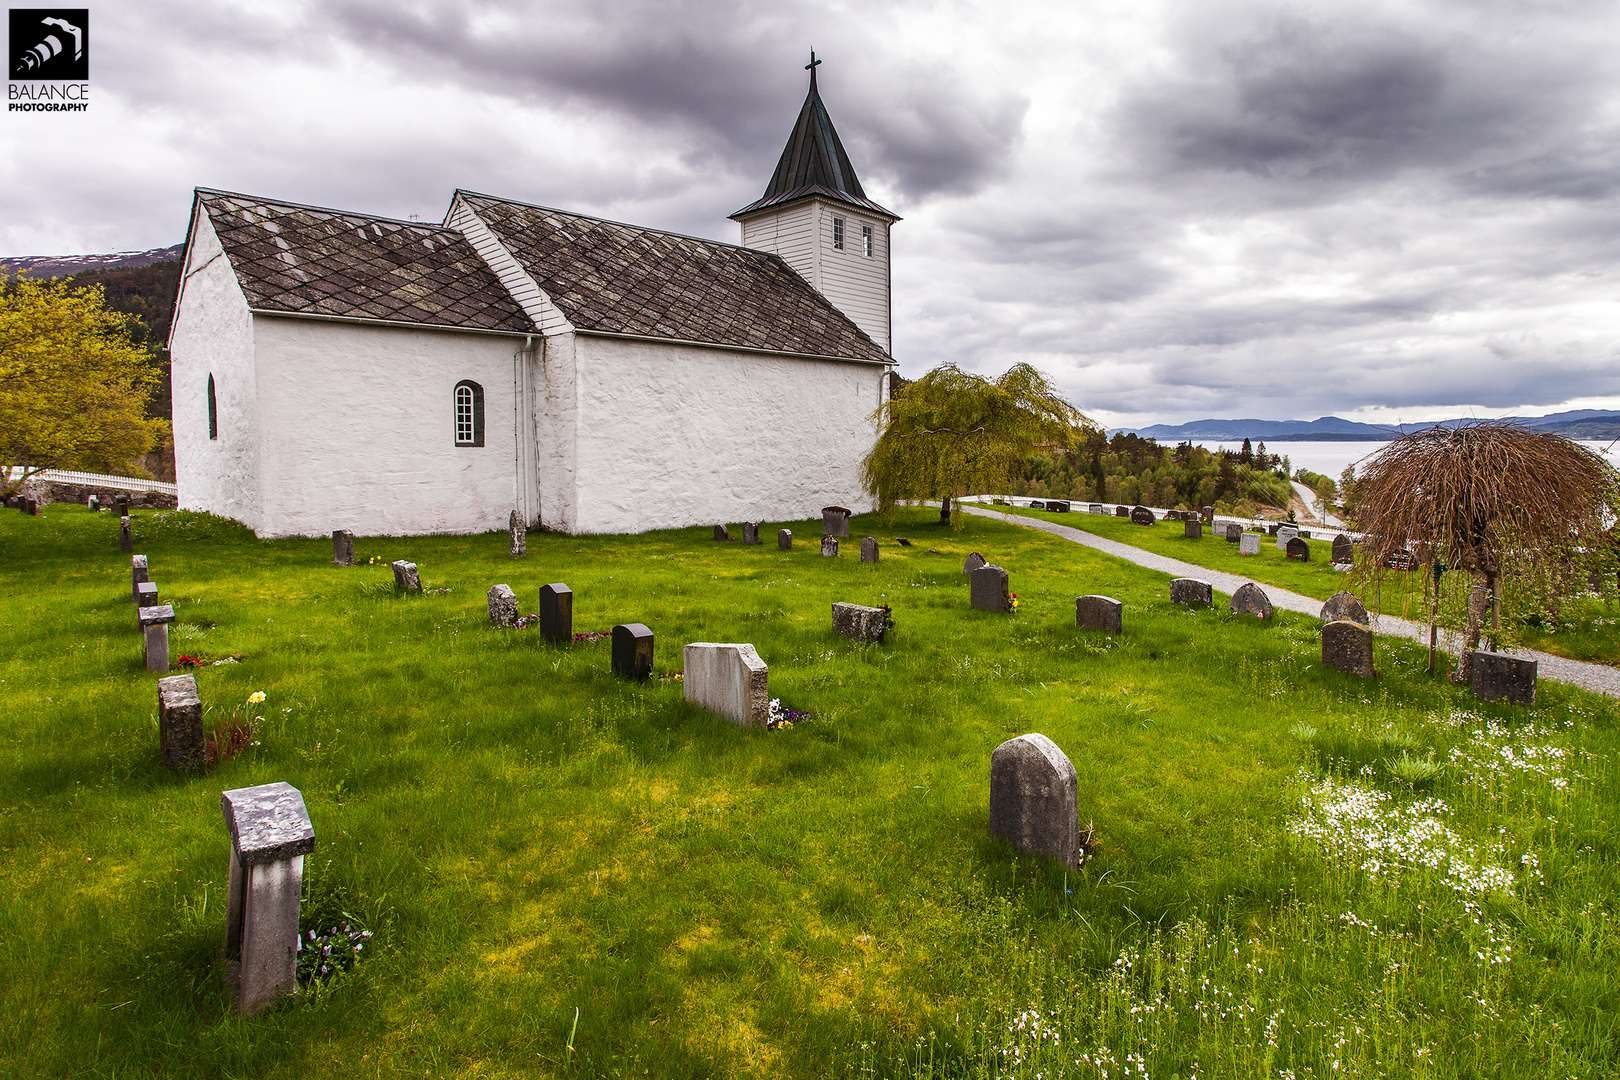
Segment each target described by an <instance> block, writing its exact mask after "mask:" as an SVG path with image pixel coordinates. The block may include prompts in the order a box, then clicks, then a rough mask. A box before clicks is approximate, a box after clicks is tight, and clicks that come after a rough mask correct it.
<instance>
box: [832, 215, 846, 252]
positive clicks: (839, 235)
mask: <svg viewBox="0 0 1620 1080" xmlns="http://www.w3.org/2000/svg"><path fill="white" fill-rule="evenodd" d="M833 249H834V250H836V251H843V250H844V219H843V218H841V217H835V218H833Z"/></svg>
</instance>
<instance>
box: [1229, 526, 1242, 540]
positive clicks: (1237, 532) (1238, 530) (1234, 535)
mask: <svg viewBox="0 0 1620 1080" xmlns="http://www.w3.org/2000/svg"><path fill="white" fill-rule="evenodd" d="M1242 539H1243V526H1241V525H1228V526H1227V527H1226V542H1227V543H1228V544H1236V543H1238V542H1239V541H1241V540H1242Z"/></svg>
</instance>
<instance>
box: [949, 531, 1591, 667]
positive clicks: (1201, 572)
mask: <svg viewBox="0 0 1620 1080" xmlns="http://www.w3.org/2000/svg"><path fill="white" fill-rule="evenodd" d="M962 511H963V512H964V513H968V514H977V515H978V516H980V517H987V518H997V519H1000V520H1002V521H1010V522H1012V523H1013V524H1015V525H1023V526H1026V527H1028V528H1031V529H1039V530H1040V531H1041V532H1045V533H1051V534H1052V535H1053V536H1058V537H1062V538H1063V539H1065V540H1072V541H1074V542H1075V543H1076V544H1084V545H1085V546H1086V547H1088V548H1092V549H1094V550H1096V551H1100V552H1102V553H1103V554H1104V555H1112V556H1114V557H1115V558H1118V559H1124V560H1125V561H1127V562H1133V563H1135V564H1136V565H1137V566H1145V567H1147V568H1148V569H1149V570H1158V571H1159V572H1161V573H1165V574H1170V575H1172V576H1174V577H1190V578H1197V579H1198V580H1200V581H1207V582H1209V583H1210V585H1211V586H1212V587H1213V588H1214V590H1215V591H1216V592H1218V593H1222V594H1224V595H1226V596H1231V595H1232V594H1233V593H1234V592H1236V591H1237V589H1238V587H1239V586H1242V585H1245V584H1248V581H1249V579H1248V578H1243V577H1238V576H1237V575H1236V574H1223V573H1221V572H1220V571H1219V570H1210V569H1207V568H1205V567H1202V566H1194V565H1193V564H1192V563H1187V562H1182V561H1181V560H1180V559H1172V558H1169V557H1168V556H1165V555H1155V554H1154V553H1153V552H1151V551H1143V550H1142V549H1141V548H1138V547H1132V546H1131V545H1129V544H1121V543H1120V542H1119V541H1117V540H1107V539H1104V538H1103V537H1101V536H1094V535H1092V534H1091V533H1088V532H1085V531H1084V530H1082V529H1074V528H1070V527H1069V526H1067V525H1059V524H1058V523H1057V522H1055V521H1045V520H1042V519H1041V518H1028V517H1019V516H1017V515H1012V514H999V513H997V512H996V511H994V510H985V509H983V508H981V507H977V506H968V505H966V504H963V506H962ZM1255 584H1256V585H1259V586H1260V588H1262V589H1264V590H1265V593H1266V595H1267V596H1268V597H1270V598H1271V604H1272V606H1273V607H1278V608H1283V609H1285V610H1288V611H1296V612H1298V613H1299V614H1301V615H1310V616H1312V617H1313V618H1315V617H1319V616H1320V615H1321V613H1322V601H1320V600H1317V599H1314V598H1312V597H1309V596H1301V595H1300V594H1299V593H1296V592H1289V591H1288V590H1287V589H1281V588H1278V587H1277V586H1275V585H1263V584H1260V583H1259V582H1255ZM1373 627H1374V629H1376V630H1377V631H1378V632H1379V633H1381V634H1388V635H1390V636H1392V637H1403V638H1410V639H1411V640H1413V641H1416V642H1418V643H1419V644H1422V645H1427V644H1428V643H1429V628H1428V627H1427V626H1425V625H1423V624H1422V623H1415V622H1410V621H1408V620H1406V619H1397V618H1395V617H1394V616H1391V615H1375V616H1373ZM1460 640H1461V635H1459V634H1456V633H1452V632H1450V631H1445V630H1442V631H1441V632H1440V646H1441V647H1442V648H1444V649H1446V650H1447V651H1448V652H1450V653H1451V654H1453V655H1455V654H1456V652H1457V647H1458V644H1459V642H1460ZM1507 651H1509V652H1511V653H1512V654H1513V655H1514V656H1522V657H1525V658H1527V659H1530V660H1535V661H1537V663H1538V664H1539V667H1538V669H1537V672H1538V674H1539V675H1540V677H1541V678H1543V679H1553V680H1556V681H1558V682H1562V683H1569V684H1570V685H1572V686H1579V687H1581V688H1583V689H1586V690H1591V691H1593V692H1594V693H1598V694H1607V695H1609V696H1610V697H1620V670H1617V669H1615V668H1612V667H1610V666H1608V665H1607V664H1589V663H1587V662H1585V661H1583V660H1570V659H1567V658H1566V657H1562V656H1554V655H1552V654H1551V653H1544V652H1537V651H1536V650H1534V649H1510V650H1507Z"/></svg>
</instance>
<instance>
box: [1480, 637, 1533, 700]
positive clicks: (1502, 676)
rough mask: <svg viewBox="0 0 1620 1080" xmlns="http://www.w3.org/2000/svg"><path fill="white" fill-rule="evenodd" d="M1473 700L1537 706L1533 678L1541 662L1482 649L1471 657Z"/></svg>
mask: <svg viewBox="0 0 1620 1080" xmlns="http://www.w3.org/2000/svg"><path fill="white" fill-rule="evenodd" d="M1473 659H1474V663H1473V667H1474V685H1473V690H1474V696H1475V697H1476V698H1478V699H1479V700H1481V701H1510V702H1512V703H1513V704H1515V705H1534V704H1535V703H1536V676H1537V673H1538V671H1539V669H1540V666H1541V664H1540V661H1537V660H1523V659H1520V658H1519V657H1517V656H1510V655H1508V654H1507V653H1499V652H1489V651H1487V650H1484V649H1481V650H1480V651H1478V652H1476V653H1474V658H1473Z"/></svg>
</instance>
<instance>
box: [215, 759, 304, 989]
mask: <svg viewBox="0 0 1620 1080" xmlns="http://www.w3.org/2000/svg"><path fill="white" fill-rule="evenodd" d="M219 801H220V806H221V808H222V809H223V811H224V813H225V827H226V828H227V829H229V830H230V833H231V872H230V885H229V886H228V888H227V891H226V894H225V986H226V988H227V989H228V990H229V991H230V994H231V999H232V1000H233V1001H234V1002H235V1004H236V1012H237V1014H238V1015H240V1016H247V1015H249V1014H251V1013H255V1012H258V1011H259V1010H261V1009H266V1008H269V1007H270V1006H271V1005H273V1004H275V1002H276V1000H277V999H279V998H282V997H285V996H287V995H288V994H296V993H297V992H298V978H297V976H298V946H299V941H298V901H299V897H300V895H301V894H302V893H303V885H304V856H305V855H308V854H309V853H310V852H312V851H314V850H315V827H314V826H313V825H311V824H310V820H309V811H308V810H307V809H306V808H305V806H304V796H303V795H301V794H300V793H299V791H298V789H297V788H295V787H293V786H292V785H291V784H285V783H276V784H261V785H259V786H258V787H250V788H233V789H232V790H230V791H225V792H221V793H220V797H219Z"/></svg>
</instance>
